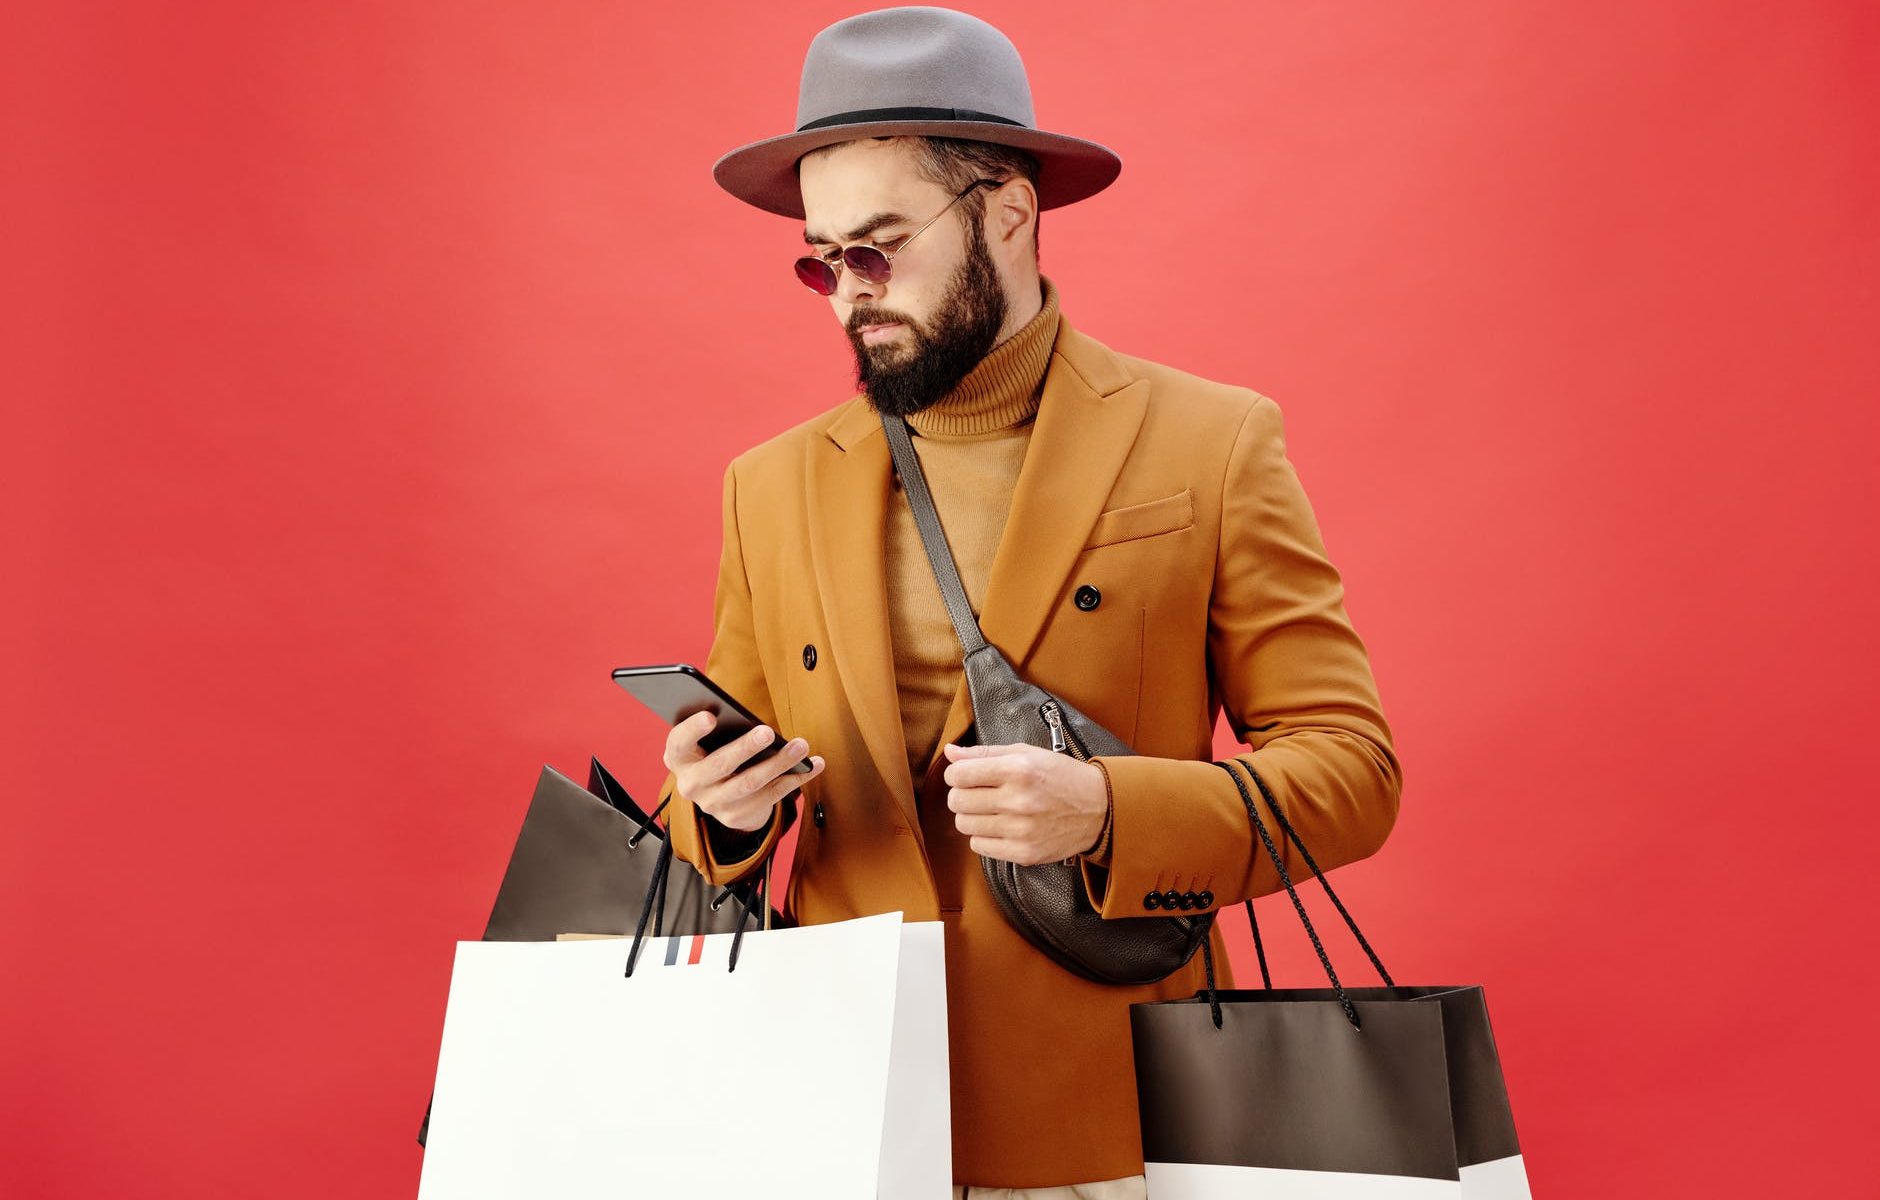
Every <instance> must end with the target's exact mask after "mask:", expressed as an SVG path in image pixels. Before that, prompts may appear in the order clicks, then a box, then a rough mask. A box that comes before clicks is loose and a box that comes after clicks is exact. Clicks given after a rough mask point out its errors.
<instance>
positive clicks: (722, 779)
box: [665, 712, 823, 831]
mask: <svg viewBox="0 0 1880 1200" xmlns="http://www.w3.org/2000/svg"><path fill="white" fill-rule="evenodd" d="M716 725H717V718H716V717H715V716H714V715H713V714H712V713H710V712H697V713H693V714H692V715H691V716H689V717H687V718H686V719H685V720H683V721H680V722H679V723H678V724H676V725H674V726H673V727H672V729H671V730H670V731H669V732H668V733H667V735H666V753H665V761H666V769H667V770H669V771H671V772H672V773H673V786H675V787H676V788H677V789H678V790H679V794H680V795H682V796H684V797H685V798H686V799H687V800H690V801H691V802H692V803H693V805H694V806H696V807H697V808H698V809H699V810H700V811H701V812H704V813H708V814H710V815H711V816H712V817H714V818H715V819H717V820H718V821H719V823H721V824H723V825H726V826H728V827H729V828H732V829H738V830H745V831H750V830H755V829H762V828H763V827H764V824H765V823H766V822H767V821H769V820H770V810H771V809H773V808H775V807H776V806H777V805H778V804H780V803H782V802H783V801H784V800H785V799H786V798H787V797H789V796H790V795H791V794H792V793H794V792H795V791H796V790H797V789H798V788H800V787H801V786H802V785H803V783H804V782H805V781H807V780H810V779H814V778H816V776H818V775H820V774H821V773H822V769H823V759H822V758H821V757H820V756H817V755H811V754H810V753H809V744H808V743H807V742H805V741H804V740H803V739H802V738H795V739H792V740H791V741H789V742H786V743H785V744H784V745H783V746H781V747H778V746H776V745H775V738H776V732H775V731H774V730H772V729H771V728H770V727H769V726H768V725H758V726H757V727H756V728H754V729H750V730H747V731H746V732H745V733H743V734H742V735H740V736H738V737H736V738H733V739H732V740H731V741H729V742H727V743H725V744H724V745H722V746H719V747H718V748H716V749H714V750H710V751H707V750H706V749H705V747H704V746H702V745H700V742H701V741H703V740H704V739H705V738H707V737H708V736H709V735H710V733H711V731H712V729H713V728H715V727H716ZM755 755H762V757H757V758H754V757H753V756H755ZM805 756H808V758H809V767H808V770H807V771H804V770H801V769H797V768H798V764H799V763H801V762H802V761H803V760H804V758H805Z"/></svg>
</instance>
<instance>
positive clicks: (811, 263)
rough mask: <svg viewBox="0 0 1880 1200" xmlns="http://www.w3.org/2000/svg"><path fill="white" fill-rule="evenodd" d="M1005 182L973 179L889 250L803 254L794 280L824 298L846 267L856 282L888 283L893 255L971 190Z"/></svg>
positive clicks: (869, 248) (857, 247)
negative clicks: (819, 255)
mask: <svg viewBox="0 0 1880 1200" xmlns="http://www.w3.org/2000/svg"><path fill="white" fill-rule="evenodd" d="M1004 182H1005V180H1003V179H975V180H973V181H972V182H971V183H969V184H967V185H966V187H965V188H964V189H963V190H962V191H961V192H960V194H959V195H957V196H955V197H953V199H951V200H949V201H947V206H946V208H943V209H941V210H940V211H939V212H937V213H935V214H934V215H933V216H931V217H929V218H928V219H927V224H926V225H922V226H921V227H920V228H919V229H916V230H915V231H914V232H912V233H910V234H908V235H907V236H906V237H904V238H902V239H901V244H900V245H898V246H896V247H895V248H894V249H892V250H881V249H878V248H876V247H874V246H862V245H855V246H850V247H848V248H847V249H845V250H843V251H842V253H841V254H839V255H837V256H836V257H835V258H833V259H827V258H817V257H816V256H815V255H813V254H806V255H804V256H803V257H802V258H799V259H797V260H796V277H797V278H798V279H799V280H801V281H802V283H803V286H804V287H806V288H808V289H810V290H811V291H813V292H816V293H817V294H818V295H823V296H833V295H835V291H836V273H837V272H838V271H840V270H841V269H842V268H843V267H847V268H848V269H849V270H851V271H853V272H855V276H856V278H858V279H864V280H867V281H868V282H869V283H886V282H888V274H889V272H890V271H892V270H893V266H894V256H895V255H897V254H899V253H900V252H901V251H903V250H905V249H907V244H908V243H909V242H911V241H913V240H914V239H915V238H917V237H919V236H920V235H921V234H922V233H923V232H925V231H926V229H927V225H931V224H933V223H934V222H935V221H938V220H939V219H940V218H941V217H943V216H945V215H946V213H947V210H948V209H951V208H952V207H953V206H954V205H955V204H958V203H959V202H960V201H962V200H964V199H966V197H967V196H968V195H969V194H970V193H971V192H972V190H973V189H974V188H976V187H980V186H982V185H984V184H988V183H990V184H993V185H995V186H996V185H998V184H1001V183H1004Z"/></svg>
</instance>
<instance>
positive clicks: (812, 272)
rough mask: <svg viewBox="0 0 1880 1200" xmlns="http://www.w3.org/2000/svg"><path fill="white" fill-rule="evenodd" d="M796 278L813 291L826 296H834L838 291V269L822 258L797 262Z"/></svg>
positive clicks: (803, 259) (811, 258)
mask: <svg viewBox="0 0 1880 1200" xmlns="http://www.w3.org/2000/svg"><path fill="white" fill-rule="evenodd" d="M796 277H797V278H798V279H800V280H802V281H803V285H804V286H805V287H807V288H809V289H810V290H811V291H814V292H819V293H821V294H822V295H824V296H832V295H834V294H835V290H836V269H835V268H834V267H832V266H830V265H829V264H828V263H826V262H824V261H823V260H822V259H820V258H814V257H807V258H799V259H797V260H796Z"/></svg>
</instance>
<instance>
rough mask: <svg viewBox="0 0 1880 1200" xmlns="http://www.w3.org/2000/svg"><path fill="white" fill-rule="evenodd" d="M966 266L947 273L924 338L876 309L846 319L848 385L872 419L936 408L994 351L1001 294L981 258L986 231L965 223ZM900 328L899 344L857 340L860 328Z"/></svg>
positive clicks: (988, 261)
mask: <svg viewBox="0 0 1880 1200" xmlns="http://www.w3.org/2000/svg"><path fill="white" fill-rule="evenodd" d="M966 226H967V228H968V230H969V231H970V234H969V237H968V242H967V247H966V258H965V260H964V261H963V262H961V263H960V268H959V270H957V271H955V272H954V273H953V279H952V282H951V283H949V284H948V285H947V291H946V295H945V296H943V297H942V298H941V300H940V308H939V311H938V312H936V313H935V314H934V317H933V322H934V331H933V332H931V333H929V332H928V331H927V330H925V329H922V328H921V327H920V326H918V325H916V324H914V323H913V322H912V321H910V320H907V318H905V317H900V316H897V315H896V314H894V313H890V312H886V311H883V310H880V309H866V310H862V309H858V310H856V311H854V312H852V313H850V314H849V344H850V346H851V347H852V348H853V349H854V351H855V382H856V385H857V386H859V387H860V388H861V389H862V391H863V392H864V393H866V394H867V396H868V401H869V403H870V404H872V405H873V406H874V408H875V411H877V412H884V413H887V414H889V415H891V416H899V417H905V416H907V415H908V414H909V413H917V412H919V411H921V410H922V409H924V408H927V407H928V406H930V405H932V404H933V403H934V402H936V401H938V400H939V399H940V398H941V397H942V396H945V395H946V394H947V393H948V392H950V391H952V390H953V389H954V388H955V387H957V386H958V385H959V382H960V380H962V379H964V378H966V374H967V372H969V371H971V370H972V369H973V368H974V367H976V366H978V365H979V362H980V360H981V359H983V358H985V357H986V355H987V354H988V353H989V352H990V351H991V350H992V348H993V346H994V345H996V344H997V343H998V338H999V329H1000V328H1001V327H1002V326H1003V325H1004V324H1005V312H1006V305H1005V290H1004V289H1003V288H1002V287H1000V286H999V272H998V268H997V267H996V266H995V265H994V264H993V261H992V256H991V255H990V254H988V253H987V252H986V236H985V231H984V230H982V229H981V228H980V227H979V222H978V221H976V220H968V221H967V222H966ZM894 320H899V321H901V322H902V323H903V324H904V325H905V326H906V329H907V337H906V339H905V340H906V341H907V342H909V343H910V344H908V345H902V344H899V343H900V342H901V341H902V340H903V339H899V338H897V339H896V341H895V342H894V343H889V344H886V345H880V346H870V345H867V344H865V343H864V342H863V341H862V335H861V334H860V333H858V332H856V330H857V329H859V328H860V327H861V326H863V325H876V324H881V323H883V322H886V321H894Z"/></svg>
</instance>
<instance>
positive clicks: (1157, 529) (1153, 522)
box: [1084, 488, 1195, 550]
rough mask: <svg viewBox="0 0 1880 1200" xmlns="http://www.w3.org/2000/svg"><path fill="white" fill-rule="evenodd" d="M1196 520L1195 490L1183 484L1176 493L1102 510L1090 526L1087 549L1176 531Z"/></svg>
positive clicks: (1085, 546)
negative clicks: (1095, 521)
mask: <svg viewBox="0 0 1880 1200" xmlns="http://www.w3.org/2000/svg"><path fill="white" fill-rule="evenodd" d="M1194 523H1195V497H1194V492H1193V491H1192V490H1191V489H1189V488H1183V489H1182V490H1181V491H1179V492H1176V493H1175V494H1174V495H1173V496H1163V497H1162V498H1161V499H1159V500H1145V501H1143V502H1142V503H1141V504H1130V505H1125V506H1124V507H1122V508H1112V509H1110V510H1109V511H1108V512H1106V513H1103V514H1101V515H1100V516H1098V517H1097V523H1096V524H1095V525H1093V526H1091V527H1090V538H1089V540H1088V541H1086V542H1085V543H1084V549H1086V550H1089V549H1092V548H1094V547H1097V546H1108V545H1111V544H1113V543H1116V542H1129V541H1134V540H1136V539H1137V538H1146V537H1154V536H1155V535H1156V534H1158V533H1174V532H1175V531H1176V530H1180V529H1187V528H1188V527H1189V526H1191V525H1193V524H1194Z"/></svg>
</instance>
